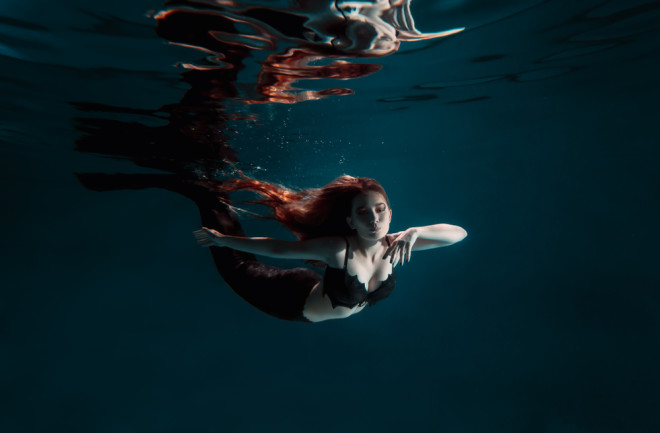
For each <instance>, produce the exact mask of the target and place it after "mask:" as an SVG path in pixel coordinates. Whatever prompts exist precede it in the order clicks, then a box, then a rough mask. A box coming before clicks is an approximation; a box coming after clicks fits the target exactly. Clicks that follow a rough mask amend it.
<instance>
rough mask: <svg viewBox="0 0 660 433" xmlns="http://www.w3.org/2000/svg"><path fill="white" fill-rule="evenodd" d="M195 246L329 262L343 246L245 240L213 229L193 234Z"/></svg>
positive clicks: (321, 241) (324, 241)
mask: <svg viewBox="0 0 660 433" xmlns="http://www.w3.org/2000/svg"><path fill="white" fill-rule="evenodd" d="M194 235H195V239H197V243H199V244H200V245H201V246H204V247H210V246H218V247H228V248H231V249H234V250H239V251H244V252H246V253H252V254H257V255H261V256H268V257H275V258H279V259H302V260H319V261H322V262H325V263H329V262H332V261H333V258H334V257H335V256H336V254H337V252H338V250H341V249H342V248H343V246H344V243H343V241H342V240H341V239H340V238H332V237H326V238H314V239H308V240H304V241H294V242H289V241H282V240H279V239H272V238H251V237H250V238H248V237H241V236H230V235H225V234H222V233H220V232H218V231H217V230H213V229H209V228H206V227H202V229H201V230H197V231H195V232H194Z"/></svg>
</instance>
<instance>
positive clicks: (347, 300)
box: [323, 238, 395, 308]
mask: <svg viewBox="0 0 660 433" xmlns="http://www.w3.org/2000/svg"><path fill="white" fill-rule="evenodd" d="M386 239H387V238H386ZM389 244H390V240H389V239H387V245H389ZM348 247H349V245H348V239H346V255H345V256H344V267H343V269H339V268H331V267H330V266H328V267H327V268H326V269H325V274H324V275H323V294H327V295H328V297H329V298H330V302H332V308H335V307H336V306H337V305H340V306H342V307H347V308H353V307H355V306H363V305H365V304H368V305H369V306H371V305H374V304H375V303H376V302H378V301H381V300H383V299H385V298H387V297H388V296H390V293H392V290H394V284H395V275H394V269H392V273H391V274H390V275H389V276H388V277H387V279H386V280H385V281H381V283H380V286H378V288H377V289H376V290H374V291H371V292H369V291H368V288H367V285H366V284H364V283H362V282H360V281H359V280H358V277H357V275H350V274H349V273H348V271H347V270H346V264H347V263H348Z"/></svg>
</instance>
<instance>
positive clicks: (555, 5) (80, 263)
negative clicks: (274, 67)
mask: <svg viewBox="0 0 660 433" xmlns="http://www.w3.org/2000/svg"><path fill="white" fill-rule="evenodd" d="M261 4H262V5H264V4H266V5H268V6H269V7H272V6H273V5H274V4H276V5H278V6H282V5H283V6H286V4H287V2H285V1H278V2H271V3H265V2H261ZM200 5H201V3H200V4H197V5H192V6H191V4H188V7H189V8H192V7H193V6H195V7H197V8H199V7H201V6H200ZM168 7H175V6H168ZM165 8H166V6H164V5H162V4H160V3H158V2H146V1H139V2H135V1H131V2H129V1H124V2H111V3H106V4H102V3H98V2H97V3H95V4H94V5H90V4H88V2H81V1H79V2H76V1H67V2H57V4H55V3H53V2H42V1H39V0H31V1H26V2H17V1H5V2H3V3H2V4H1V5H0V56H1V57H0V65H1V66H2V67H1V68H0V152H1V153H2V158H1V161H2V192H3V199H4V206H3V212H2V213H1V215H2V216H1V218H2V227H3V228H4V230H3V232H4V233H3V235H2V237H1V239H2V241H1V242H2V258H3V261H2V263H3V266H2V272H1V277H0V285H1V287H2V298H1V301H0V318H1V322H0V336H1V337H0V338H1V340H0V342H1V346H0V347H1V352H0V353H1V355H0V360H1V362H2V368H1V369H0V372H1V373H0V377H1V384H2V385H1V387H2V388H1V389H2V394H1V395H2V401H1V404H0V408H1V409H0V430H1V431H3V432H60V431H66V432H183V431H185V432H228V431H229V432H233V431H241V432H263V431H273V432H279V431H287V432H303V431H315V432H335V431H348V432H353V431H356V432H357V431H383V432H399V431H404V430H405V431H408V430H409V431H421V432H439V431H443V432H461V433H462V432H479V433H481V432H503V433H504V432H545V433H577V432H580V433H587V432H588V433H592V432H594V433H606V432H617V433H619V432H620V433H624V432H625V433H631V432H639V433H645V432H654V431H660V417H659V416H658V411H657V407H658V403H660V394H659V391H658V389H659V387H660V370H659V369H658V365H659V364H660V351H659V349H658V341H660V340H659V338H660V332H659V331H660V313H658V310H659V309H660V294H659V293H658V290H659V288H660V284H659V283H660V272H659V269H660V267H658V265H657V263H658V259H660V256H659V255H658V252H657V251H658V244H659V243H660V236H659V235H658V229H657V225H658V221H660V215H659V214H660V212H659V206H658V190H659V188H658V187H659V186H660V185H659V183H660V182H659V176H658V162H659V151H658V144H659V143H660V133H659V132H658V120H657V119H658V109H657V102H658V99H659V96H660V88H659V86H658V84H657V77H658V76H660V59H659V54H660V34H659V28H658V22H660V20H659V18H660V2H654V1H590V0H586V1H582V2H569V1H559V0H556V1H531V0H526V1H523V0H521V1H513V0H510V1H497V2H487V1H482V2H479V1H446V2H439V1H429V0H416V1H415V2H414V3H413V5H412V12H413V15H414V17H415V21H416V24H417V28H418V29H421V30H422V31H424V32H434V31H441V30H447V29H452V28H457V27H465V28H466V29H465V30H464V31H463V32H461V33H458V34H456V35H453V36H451V37H447V38H441V39H430V40H424V41H417V42H413V41H407V42H402V43H401V46H400V47H399V48H398V50H395V51H393V52H392V53H391V54H390V55H387V56H374V57H364V56H363V55H362V54H364V53H357V54H356V53H343V54H342V55H341V56H340V55H339V54H337V52H324V53H323V55H319V56H320V58H319V59H317V60H315V61H314V62H311V63H309V64H308V65H307V66H315V65H316V66H322V65H329V64H332V62H336V61H345V62H350V63H353V64H355V65H367V66H354V67H351V68H350V70H351V71H353V72H354V71H355V70H359V71H361V72H360V73H357V74H354V75H353V76H350V77H349V76H346V75H343V76H341V74H340V76H339V77H335V78H316V79H313V80H312V79H307V80H300V79H299V78H300V77H297V78H296V79H295V80H294V82H293V87H294V88H295V89H297V90H295V89H294V90H291V89H289V90H288V91H284V92H280V93H277V94H275V96H273V95H270V96H268V94H267V92H266V91H263V88H262V92H261V93H260V91H259V90H258V87H259V86H258V83H259V78H258V77H259V74H260V73H262V72H263V71H264V70H265V69H266V68H267V67H268V66H269V65H270V63H269V58H268V56H269V55H271V54H275V55H276V54H282V53H285V52H286V50H287V49H288V48H291V47H295V46H296V43H297V42H296V41H295V40H293V39H289V40H286V41H280V42H278V43H277V44H276V46H275V47H273V48H272V49H271V50H248V51H249V53H248V51H240V50H238V51H237V52H238V54H236V56H237V57H236V58H231V56H229V57H230V60H231V61H234V62H240V65H241V67H240V68H235V69H236V70H235V71H234V72H236V73H235V74H234V75H232V74H233V72H231V68H229V69H227V68H222V66H223V65H224V63H223V60H222V59H215V60H214V59H213V56H211V55H208V54H204V53H202V52H201V51H200V50H198V49H193V48H189V47H184V46H180V45H174V44H172V41H173V39H174V38H175V36H176V37H179V36H180V34H179V33H177V32H175V33H168V34H167V35H164V34H163V31H164V29H163V26H162V24H160V27H159V34H157V32H156V29H157V27H158V25H159V24H158V23H157V22H156V20H155V19H154V18H152V16H153V15H154V13H155V12H156V11H161V10H164V9H165ZM185 23H187V24H188V25H189V26H188V27H186V26H183V27H182V25H172V28H173V29H174V30H177V31H178V30H179V29H181V28H183V29H184V30H185V31H184V32H183V33H184V34H186V35H188V36H189V35H190V33H186V32H192V31H193V30H194V29H199V28H203V27H200V26H196V25H191V23H190V22H185ZM185 23H184V24H185ZM174 24H177V23H174ZM282 28H283V29H285V28H290V27H287V26H283V27H282ZM170 30H171V29H170ZM181 37H182V36H181ZM195 37H197V38H199V37H200V36H199V35H198V36H195ZM207 48H208V47H207ZM237 58H240V59H239V60H236V59H237ZM225 60H227V59H225ZM231 61H230V62H229V64H230V65H231V64H232V63H231ZM214 62H215V63H214ZM233 64H234V65H235V64H238V63H233ZM183 65H195V66H196V67H201V66H207V67H210V66H219V68H218V69H217V70H216V71H215V72H213V71H212V72H211V73H204V72H201V73H195V70H194V69H190V68H188V69H186V68H185V67H184V66H183ZM368 65H373V66H368ZM337 68H339V69H341V66H337ZM310 70H313V69H305V68H303V72H304V73H310V72H309V71H310ZM227 71H230V72H227ZM214 73H215V74H219V75H215V77H216V79H215V81H214V78H213V77H214V75H213V74H214ZM346 73H347V71H346V70H343V72H342V74H346ZM230 76H231V77H230ZM273 76H277V75H273ZM217 77H220V78H217ZM228 77H230V78H228ZM278 77H280V78H281V76H278ZM227 83H229V84H227ZM262 84H263V83H262ZM326 89H345V90H341V91H340V90H334V91H331V92H325V93H324V92H323V91H324V90H326ZM305 91H307V92H308V93H304V94H306V95H315V96H318V97H319V98H309V99H310V100H307V101H304V102H296V101H295V100H296V98H298V99H304V98H302V97H301V94H303V93H301V92H305ZM319 92H320V93H319ZM321 96H323V97H321ZM268 98H271V99H268ZM282 98H284V99H287V98H288V99H287V100H283V99H282ZM291 99H293V100H291ZM292 102H296V103H292ZM186 119H188V120H186ZM191 128H197V129H194V130H193V129H191ZM200 128H201V129H202V130H203V131H201V130H200ZM214 143H215V144H218V143H219V144H221V146H220V148H219V149H218V148H214V147H213V146H212V144H214ZM214 152H215V153H214ZM223 161H224V162H227V161H229V162H232V163H235V164H237V165H238V166H239V167H240V168H242V169H244V170H246V171H247V172H249V173H250V174H252V175H254V176H258V177H260V178H263V179H267V180H270V181H276V182H280V183H283V184H286V185H292V186H297V187H310V186H320V185H322V184H325V183H327V182H329V181H330V180H332V179H333V178H335V177H337V176H339V175H341V174H344V173H348V174H352V175H355V176H369V177H374V178H376V179H378V180H380V181H381V183H382V184H383V185H384V187H385V188H386V189H387V191H388V194H389V196H390V201H391V202H392V207H393V223H392V228H393V230H402V229H405V228H407V227H410V226H416V225H423V224H433V223H438V222H447V223H451V224H458V225H460V226H462V227H465V228H466V229H467V231H468V232H469V237H468V238H467V239H466V240H464V241H463V242H462V243H460V244H458V245H455V246H452V247H450V248H444V249H439V250H433V251H425V252H420V253H417V254H415V255H413V259H412V261H411V263H410V264H409V265H408V264H407V265H406V266H404V267H403V268H401V269H399V270H398V281H397V283H398V284H397V289H396V290H395V292H394V293H393V294H392V296H391V297H390V298H388V299H387V300H386V301H383V302H381V303H379V304H378V305H377V306H375V307H374V308H370V309H367V310H365V311H363V312H362V313H361V314H358V315H355V316H352V317H350V318H348V319H346V320H336V321H327V322H322V323H318V324H313V325H308V324H303V323H291V322H285V321H279V320H277V319H274V318H272V317H270V316H268V315H265V314H263V313H261V312H260V311H258V310H256V309H254V308H253V307H251V306H250V305H248V304H247V303H245V302H244V301H243V300H242V299H240V298H239V297H238V296H236V295H235V294H234V293H233V292H232V291H231V290H230V289H229V288H228V287H227V286H226V285H225V283H224V282H223V281H222V279H221V278H220V277H219V276H218V274H217V272H216V270H215V268H214V266H213V263H212V261H211V257H210V256H209V254H208V251H206V250H205V249H202V248H199V247H198V246H197V245H196V244H195V242H194V240H193V238H192V236H191V232H192V231H193V230H195V229H197V228H198V227H199V217H198V214H197V210H196V208H195V206H194V205H193V204H192V203H191V202H190V201H188V200H187V199H185V198H183V197H181V196H179V195H177V194H174V193H172V192H168V191H165V190H161V189H146V190H118V191H106V192H97V191H93V190H91V189H89V188H85V186H83V184H81V183H80V182H79V181H78V178H77V177H76V176H75V173H78V174H81V173H82V174H84V173H162V172H167V173H172V172H176V173H181V172H186V173H188V174H190V173H193V174H195V173H196V174H198V175H199V174H201V175H209V173H210V174H213V173H211V172H212V171H213V169H214V167H219V171H220V172H221V173H220V174H222V169H223V168H226V166H225V165H224V162H223ZM216 174H217V173H216ZM244 223H245V228H246V231H247V232H248V233H249V234H253V235H268V236H280V237H287V236H290V235H288V234H287V233H285V232H284V231H283V230H282V229H281V228H279V227H277V226H275V225H272V224H270V223H266V222H263V221H260V220H250V219H245V220H244ZM279 263H280V264H281V265H282V266H288V265H291V266H298V265H299V264H298V263H288V262H279Z"/></svg>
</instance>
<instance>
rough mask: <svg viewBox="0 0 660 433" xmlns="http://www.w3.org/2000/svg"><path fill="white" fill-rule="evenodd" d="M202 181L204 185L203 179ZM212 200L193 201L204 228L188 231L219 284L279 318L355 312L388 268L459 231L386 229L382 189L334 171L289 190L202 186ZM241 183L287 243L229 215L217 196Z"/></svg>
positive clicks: (461, 234) (253, 183)
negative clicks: (306, 264)
mask: <svg viewBox="0 0 660 433" xmlns="http://www.w3.org/2000/svg"><path fill="white" fill-rule="evenodd" d="M207 185H208V184H207ZM209 189H210V190H214V191H215V192H216V193H218V194H220V195H219V196H216V199H215V200H206V201H205V202H202V201H200V200H197V204H198V205H199V206H200V211H201V214H202V224H203V225H204V227H203V228H202V229H201V230H198V231H196V232H195V233H194V235H195V238H196V240H197V242H198V243H199V244H200V245H201V246H205V247H210V249H211V252H212V255H213V258H214V261H215V263H216V266H217V268H218V271H219V272H220V274H221V275H222V277H223V278H224V279H225V281H226V282H227V284H228V285H229V286H230V287H231V288H232V289H233V290H234V291H235V292H236V293H237V294H238V295H239V296H241V297H243V298H244V299H245V300H246V301H248V302H249V303H251V304H252V305H253V306H255V307H257V308H259V309H260V310H262V311H264V312H266V313H268V314H271V315H273V316H275V317H278V318H280V319H284V320H292V321H303V322H321V321H324V320H328V319H341V318H346V317H349V316H351V315H353V314H356V313H358V312H360V311H362V310H363V309H364V307H365V306H367V305H373V304H375V303H376V302H378V301H380V300H382V299H384V298H386V297H387V296H389V295H390V293H391V292H392V290H393V289H394V284H395V274H394V268H395V267H396V266H397V265H399V264H400V265H402V266H403V264H404V263H406V262H409V261H410V258H411V255H412V252H413V251H420V250H426V249H432V248H438V247H444V246H448V245H452V244H454V243H456V242H459V241H461V240H463V239H464V238H465V236H467V232H466V231H465V230H464V229H462V228H461V227H458V226H455V225H450V224H435V225H429V226H423V227H411V228H408V229H406V230H404V231H402V232H398V233H389V228H390V222H391V220H392V209H391V208H390V204H389V200H388V198H387V194H386V193H385V190H384V189H383V187H382V186H381V185H380V184H379V183H378V182H377V181H375V180H373V179H369V178H355V177H351V176H341V177H339V178H337V179H335V180H334V181H332V182H330V183H329V184H327V185H325V186H324V187H321V188H318V189H310V190H303V191H300V192H294V191H290V190H288V189H285V188H282V187H280V186H277V185H274V184H271V183H267V182H261V181H257V180H254V179H250V178H243V179H236V180H233V181H229V182H223V183H218V184H215V185H214V186H213V185H212V186H210V187H209ZM238 190H249V191H253V192H257V193H259V194H260V195H261V196H262V197H264V198H263V199H261V200H258V201H257V203H259V204H262V205H265V206H267V207H270V209H271V210H272V214H273V218H274V219H275V220H277V221H278V222H280V223H282V224H283V225H284V226H285V227H287V228H288V229H289V230H291V231H292V232H293V233H294V234H296V236H297V237H298V239H299V241H296V242H288V241H282V240H277V239H271V238H261V237H245V235H244V233H243V231H242V229H241V227H240V225H239V223H238V220H237V218H236V216H235V215H234V214H233V212H231V211H230V210H229V207H228V206H227V205H226V204H225V203H223V201H222V199H220V200H218V198H217V197H220V198H222V195H223V194H224V197H226V193H228V192H230V191H238ZM253 254H257V255H262V256H268V257H274V258H284V259H304V260H311V261H317V262H322V263H324V264H325V265H326V266H327V267H326V270H325V273H324V275H323V276H321V275H319V274H318V273H316V272H314V271H312V270H311V269H307V268H295V269H281V268H277V267H273V266H269V265H266V264H264V263H261V262H259V261H257V260H256V258H255V257H254V255H253Z"/></svg>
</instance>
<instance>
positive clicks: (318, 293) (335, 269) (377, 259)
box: [303, 237, 394, 322]
mask: <svg viewBox="0 0 660 433" xmlns="http://www.w3.org/2000/svg"><path fill="white" fill-rule="evenodd" d="M342 242H345V244H344V245H345V247H344V249H342V250H339V251H338V252H337V254H336V255H335V256H334V257H333V258H332V259H333V260H331V261H330V262H329V263H328V268H327V269H326V275H325V276H324V278H323V279H322V280H321V281H320V282H319V283H318V284H317V285H316V286H315V287H314V288H313V289H312V291H311V292H310V294H309V296H308V298H307V301H306V303H305V307H304V309H303V314H304V315H305V317H307V318H308V319H309V320H311V321H313V322H319V321H322V320H328V319H340V318H345V317H348V316H351V315H353V314H355V313H358V312H360V311H362V310H363V309H364V307H366V306H367V305H369V304H373V303H374V302H376V301H378V300H381V299H384V298H385V297H387V296H388V295H389V293H390V292H391V291H392V289H393V286H394V275H393V273H394V270H393V269H392V264H391V263H390V262H389V260H388V259H385V260H383V259H382V256H383V254H384V253H385V251H386V250H387V247H388V245H389V239H388V238H383V239H382V240H381V242H382V244H381V248H380V249H379V250H378V251H377V252H376V255H375V256H373V258H370V257H366V256H364V255H363V254H362V253H360V251H359V250H358V249H357V248H355V245H356V240H355V238H354V237H349V238H347V239H345V240H344V239H343V238H342ZM326 285H327V287H326Z"/></svg>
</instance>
